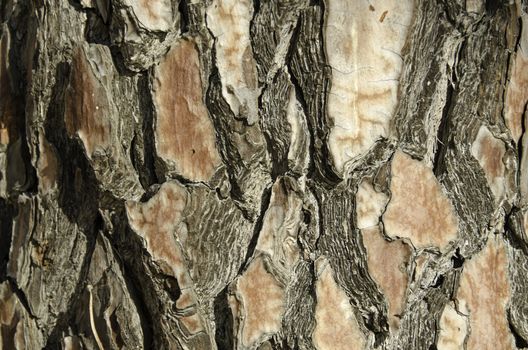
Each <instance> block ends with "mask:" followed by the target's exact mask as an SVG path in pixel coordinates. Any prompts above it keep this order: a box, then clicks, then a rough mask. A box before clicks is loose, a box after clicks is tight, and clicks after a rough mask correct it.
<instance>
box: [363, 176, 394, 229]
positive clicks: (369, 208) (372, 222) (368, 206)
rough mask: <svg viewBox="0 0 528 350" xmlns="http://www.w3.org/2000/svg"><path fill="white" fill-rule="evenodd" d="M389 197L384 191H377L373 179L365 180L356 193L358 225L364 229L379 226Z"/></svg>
mask: <svg viewBox="0 0 528 350" xmlns="http://www.w3.org/2000/svg"><path fill="white" fill-rule="evenodd" d="M388 200H389V198H388V196H387V195H386V194H385V193H383V192H377V191H376V190H375V189H374V187H373V186H372V181H370V180H363V181H362V182H361V184H360V185H359V188H358V192H357V194H356V215H357V227H358V228H359V229H364V228H368V227H373V226H377V225H378V223H379V221H380V220H379V219H380V217H381V215H382V214H383V211H384V210H385V206H386V205H387V202H388Z"/></svg>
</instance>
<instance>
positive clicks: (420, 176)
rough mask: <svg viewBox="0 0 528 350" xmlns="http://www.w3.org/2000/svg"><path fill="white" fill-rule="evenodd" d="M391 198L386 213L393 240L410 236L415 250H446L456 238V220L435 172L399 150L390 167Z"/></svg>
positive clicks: (386, 223) (387, 230) (387, 226)
mask: <svg viewBox="0 0 528 350" xmlns="http://www.w3.org/2000/svg"><path fill="white" fill-rule="evenodd" d="M391 174H392V178H391V184H390V191H391V199H390V202H389V204H388V206H387V210H386V211H385V213H384V214H383V223H384V224H385V231H386V232H387V234H388V235H389V236H391V237H407V238H409V239H410V240H411V241H412V243H413V244H414V245H415V246H416V247H427V246H432V245H434V246H437V247H439V248H442V247H444V246H445V245H446V244H447V243H448V242H449V241H450V240H452V239H455V238H456V236H457V231H458V223H457V217H456V214H455V212H454V209H453V206H452V204H451V202H450V200H449V199H448V198H447V196H446V195H445V193H444V192H443V190H442V187H441V185H440V183H439V182H438V180H437V179H436V177H435V176H434V174H433V172H432V170H431V169H430V168H428V167H427V166H425V165H424V164H423V163H422V162H420V161H417V160H414V159H412V158H411V157H409V156H408V155H406V154H405V153H403V152H402V151H399V150H398V151H396V153H395V154H394V158H393V159H392V167H391Z"/></svg>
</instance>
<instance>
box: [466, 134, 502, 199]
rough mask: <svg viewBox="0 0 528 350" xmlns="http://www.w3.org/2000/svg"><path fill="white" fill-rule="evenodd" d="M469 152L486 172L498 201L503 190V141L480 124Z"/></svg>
mask: <svg viewBox="0 0 528 350" xmlns="http://www.w3.org/2000/svg"><path fill="white" fill-rule="evenodd" d="M471 153H472V154H473V156H474V157H475V158H476V159H477V160H478V162H479V163H480V166H481V167H482V169H483V170H484V173H485V174H486V179H487V180H488V185H489V186H490V188H491V191H492V192H493V195H494V196H495V199H496V200H497V201H499V200H500V199H502V197H503V196H504V192H505V179H504V173H505V166H504V161H503V157H504V154H505V153H506V147H505V146H504V142H503V141H501V140H499V139H497V138H495V137H494V136H493V134H492V133H491V132H490V131H489V129H488V128H487V127H486V126H484V125H483V126H481V127H480V129H479V131H478V134H477V137H476V139H475V142H474V143H473V146H472V147H471Z"/></svg>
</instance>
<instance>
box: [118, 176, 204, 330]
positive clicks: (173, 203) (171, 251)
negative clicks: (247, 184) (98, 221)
mask: <svg viewBox="0 0 528 350" xmlns="http://www.w3.org/2000/svg"><path fill="white" fill-rule="evenodd" d="M187 201H188V192H187V190H186V189H185V187H183V186H182V185H180V184H178V183H176V182H165V183H164V184H163V185H162V186H161V187H160V189H159V191H158V192H157V193H156V195H154V196H153V197H152V198H151V199H150V200H149V201H148V202H145V203H138V202H134V201H127V202H126V210H127V216H128V220H129V224H130V227H131V228H132V230H134V231H135V232H136V233H137V234H138V235H139V236H141V237H142V238H143V239H144V240H145V244H146V249H147V251H148V252H149V253H150V254H151V256H152V258H153V259H154V261H156V262H157V263H158V264H159V265H160V267H161V268H162V270H163V271H164V272H165V273H166V274H168V275H171V276H174V277H175V278H176V279H177V281H178V286H179V288H180V290H181V292H182V293H181V295H180V297H179V299H178V300H177V301H176V302H177V307H178V308H179V309H181V310H183V309H186V308H190V307H195V306H196V305H197V297H196V294H195V291H194V283H193V281H192V280H191V276H190V273H189V269H188V266H187V263H186V261H185V256H184V252H183V248H182V244H181V242H180V229H181V227H182V225H180V223H181V221H182V212H183V210H184V209H185V206H186V204H187ZM179 320H180V322H182V323H183V324H184V325H185V326H186V328H187V331H189V332H190V333H191V334H194V333H197V332H199V331H201V330H204V325H203V323H202V321H201V319H199V318H198V319H197V318H189V317H180V318H179ZM193 332H194V333H193Z"/></svg>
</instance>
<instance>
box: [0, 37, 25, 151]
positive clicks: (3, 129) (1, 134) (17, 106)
mask: <svg viewBox="0 0 528 350" xmlns="http://www.w3.org/2000/svg"><path fill="white" fill-rule="evenodd" d="M10 46H11V40H10V35H9V30H8V28H7V27H5V28H4V30H3V33H2V36H1V37H0V146H1V145H7V144H9V143H13V142H15V141H16V140H18V138H19V136H20V130H21V128H22V127H24V125H23V123H24V118H23V114H24V110H23V106H24V104H23V101H22V100H21V99H20V97H19V96H17V93H16V91H15V89H14V87H15V86H16V85H14V84H12V80H11V75H10V73H9V69H10V67H9V66H10V62H9V49H10Z"/></svg>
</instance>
